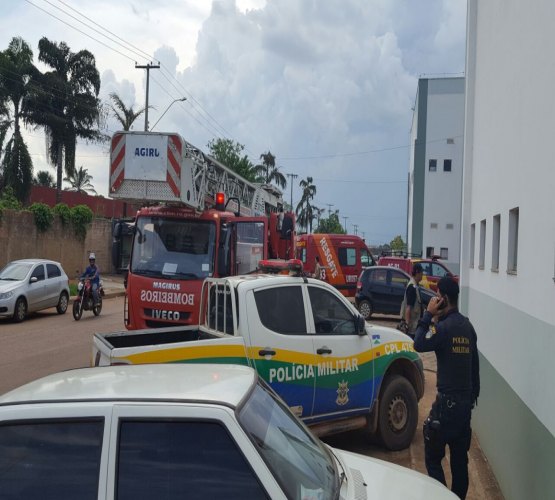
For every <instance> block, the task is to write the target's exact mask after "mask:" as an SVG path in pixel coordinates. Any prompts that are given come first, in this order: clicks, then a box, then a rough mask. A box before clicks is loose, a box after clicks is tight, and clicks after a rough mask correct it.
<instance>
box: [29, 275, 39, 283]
mask: <svg viewBox="0 0 555 500" xmlns="http://www.w3.org/2000/svg"><path fill="white" fill-rule="evenodd" d="M38 280H39V279H38V278H37V277H36V276H32V277H31V279H30V280H29V283H36V282H37V281H38Z"/></svg>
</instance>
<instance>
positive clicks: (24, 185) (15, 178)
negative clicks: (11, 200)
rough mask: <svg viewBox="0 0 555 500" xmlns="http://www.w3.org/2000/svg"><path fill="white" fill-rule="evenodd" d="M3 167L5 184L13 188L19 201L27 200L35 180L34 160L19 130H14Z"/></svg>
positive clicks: (5, 153)
mask: <svg viewBox="0 0 555 500" xmlns="http://www.w3.org/2000/svg"><path fill="white" fill-rule="evenodd" d="M2 169H3V171H4V183H5V185H6V186H9V187H11V188H13V192H14V195H15V196H16V197H17V199H18V200H19V201H21V202H24V201H25V200H27V198H28V197H29V192H30V191H31V182H32V180H33V173H32V172H33V162H32V160H31V156H30V155H29V151H28V150H27V145H26V144H25V142H24V141H23V137H21V133H20V132H19V130H18V131H16V132H14V135H13V137H12V138H11V139H10V140H9V142H8V144H7V146H6V151H5V152H4V159H3V160H2Z"/></svg>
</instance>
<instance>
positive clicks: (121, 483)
mask: <svg viewBox="0 0 555 500" xmlns="http://www.w3.org/2000/svg"><path fill="white" fill-rule="evenodd" d="M111 428H112V434H111V436H110V456H109V467H108V482H107V489H106V498H107V499H113V498H117V499H118V500H132V499H137V498H159V499H167V498H207V499H208V498H225V499H230V500H233V499H236V500H239V499H241V500H242V499H246V498H248V499H253V500H258V499H268V498H282V499H284V498H285V495H284V494H283V492H282V491H281V490H280V488H279V486H278V485H277V482H276V480H275V478H274V477H273V476H272V475H271V473H270V472H269V470H268V468H267V467H266V465H265V463H264V461H263V460H262V459H261V457H260V455H259V454H258V453H257V452H256V450H255V448H254V446H253V445H252V443H251V442H250V441H249V439H248V438H247V437H246V436H245V433H244V432H243V431H242V429H241V428H240V427H239V425H238V423H237V421H236V420H235V419H234V418H233V417H232V415H230V411H229V410H227V409H225V408H218V407H216V406H214V405H147V404H134V405H131V404H130V405H125V404H118V405H116V406H114V411H113V417H112V423H111Z"/></svg>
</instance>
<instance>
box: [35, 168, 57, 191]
mask: <svg viewBox="0 0 555 500" xmlns="http://www.w3.org/2000/svg"><path fill="white" fill-rule="evenodd" d="M33 182H34V184H35V185H37V186H44V187H49V188H53V187H56V183H55V182H54V177H52V174H51V173H50V172H47V171H46V170H41V171H39V172H37V176H36V177H35V179H34V181H33Z"/></svg>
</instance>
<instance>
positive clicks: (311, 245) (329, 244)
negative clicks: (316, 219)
mask: <svg viewBox="0 0 555 500" xmlns="http://www.w3.org/2000/svg"><path fill="white" fill-rule="evenodd" d="M296 248H297V252H296V256H297V259H299V260H300V261H301V262H302V263H303V267H304V270H305V271H306V272H307V273H309V274H313V273H314V268H315V264H316V256H318V257H319V259H320V266H321V268H322V271H321V275H320V276H316V277H317V278H319V279H321V280H324V281H327V282H328V283H330V284H331V285H333V286H334V287H335V288H337V289H338V290H339V291H340V292H341V293H342V294H343V295H345V296H346V297H354V296H355V294H356V285H357V280H358V277H359V276H360V273H361V272H362V269H363V268H365V267H369V266H375V265H376V261H375V260H374V257H373V256H372V254H371V252H370V250H369V249H368V247H367V246H366V243H365V242H364V240H363V239H362V238H360V237H359V236H356V235H348V234H301V235H299V236H297V244H296Z"/></svg>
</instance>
